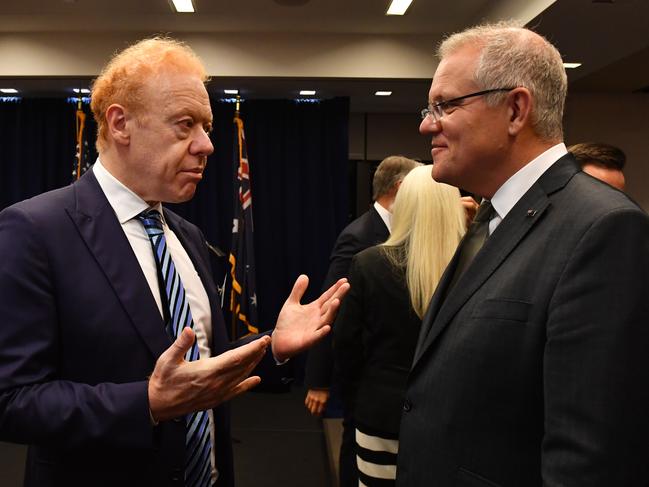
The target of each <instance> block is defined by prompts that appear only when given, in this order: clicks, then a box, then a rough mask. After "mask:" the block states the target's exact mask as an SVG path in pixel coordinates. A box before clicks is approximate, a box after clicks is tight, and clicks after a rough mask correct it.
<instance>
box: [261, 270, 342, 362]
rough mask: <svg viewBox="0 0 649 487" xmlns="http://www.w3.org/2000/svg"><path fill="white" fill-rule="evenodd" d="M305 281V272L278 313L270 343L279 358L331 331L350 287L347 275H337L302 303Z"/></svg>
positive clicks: (300, 349)
mask: <svg viewBox="0 0 649 487" xmlns="http://www.w3.org/2000/svg"><path fill="white" fill-rule="evenodd" d="M308 285H309V278H308V277H307V276H305V275H304V274H302V275H301V276H299V277H298V278H297V280H296V281H295V284H294V285H293V290H292V291H291V294H290V295H289V297H288V299H287V300H286V302H285V303H284V306H283V307H282V310H281V311H280V312H279V316H278V317H277V324H276V325H275V330H274V331H273V335H272V342H271V345H272V348H273V355H274V356H275V358H276V359H277V360H278V361H280V362H283V361H284V360H286V359H288V358H290V357H292V356H293V355H295V354H298V353H300V352H302V351H304V350H306V349H307V348H309V347H311V346H312V345H313V344H314V343H315V342H317V341H318V340H320V339H321V338H323V337H324V336H325V335H326V334H327V333H329V332H330V331H331V324H332V323H333V321H334V319H335V318H336V313H337V312H338V308H339V306H340V301H341V300H342V298H343V297H344V296H345V294H346V293H347V291H349V284H348V283H347V279H340V280H339V281H338V282H336V283H335V284H334V285H333V286H331V287H330V288H329V289H327V290H326V291H325V292H324V293H322V295H321V296H320V297H319V298H318V299H316V300H315V301H313V302H311V303H309V304H301V303H300V299H302V296H304V292H305V291H306V288H307V286H308Z"/></svg>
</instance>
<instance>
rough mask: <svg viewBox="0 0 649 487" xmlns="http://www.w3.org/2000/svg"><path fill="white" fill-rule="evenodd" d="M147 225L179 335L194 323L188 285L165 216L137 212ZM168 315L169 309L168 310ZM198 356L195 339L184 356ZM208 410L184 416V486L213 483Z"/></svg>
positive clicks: (172, 323)
mask: <svg viewBox="0 0 649 487" xmlns="http://www.w3.org/2000/svg"><path fill="white" fill-rule="evenodd" d="M138 219H139V220H140V221H141V222H142V225H144V229H145V230H146V233H147V235H148V236H149V240H150V241H151V246H152V247H153V255H154V256H155V261H156V265H157V266H158V278H159V279H161V280H162V281H161V282H162V284H163V285H164V289H165V296H162V298H163V301H164V305H165V306H167V307H168V310H169V314H168V317H169V322H168V323H167V328H168V329H169V330H170V332H171V334H172V336H173V338H174V339H175V338H177V337H178V336H179V335H180V333H181V332H182V331H183V329H184V328H185V327H190V328H193V327H194V321H193V319H192V313H191V310H190V309H189V301H188V300H187V296H186V295H185V288H184V287H183V283H182V282H181V280H180V275H179V274H178V272H177V271H176V266H174V262H173V260H171V254H170V253H169V249H168V248H167V241H166V239H165V236H164V231H163V229H162V216H161V215H160V212H158V210H148V211H145V212H142V213H140V214H139V215H138ZM165 315H167V313H165ZM198 359H199V352H198V344H197V342H196V340H194V343H193V345H192V347H191V348H190V349H189V350H188V351H187V354H186V355H185V360H187V361H192V360H198ZM208 419H209V418H208V414H207V411H197V412H194V413H191V414H188V415H187V416H186V417H185V422H186V425H187V431H186V436H185V487H207V486H209V485H211V473H212V468H211V461H210V452H211V441H210V428H209V420H208Z"/></svg>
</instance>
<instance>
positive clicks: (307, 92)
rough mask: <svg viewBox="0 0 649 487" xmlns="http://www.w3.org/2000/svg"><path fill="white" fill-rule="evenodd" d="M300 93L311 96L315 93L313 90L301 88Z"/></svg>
mask: <svg viewBox="0 0 649 487" xmlns="http://www.w3.org/2000/svg"><path fill="white" fill-rule="evenodd" d="M300 95H303V96H313V95H315V90H301V91H300Z"/></svg>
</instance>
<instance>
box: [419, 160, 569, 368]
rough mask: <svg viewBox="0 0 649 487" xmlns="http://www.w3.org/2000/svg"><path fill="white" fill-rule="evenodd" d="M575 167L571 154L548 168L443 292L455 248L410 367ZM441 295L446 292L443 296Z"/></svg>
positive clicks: (454, 261) (538, 217) (530, 227)
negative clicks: (456, 278)
mask: <svg viewBox="0 0 649 487" xmlns="http://www.w3.org/2000/svg"><path fill="white" fill-rule="evenodd" d="M577 171H579V168H578V166H576V163H575V162H574V160H573V159H572V156H564V157H562V158H561V159H559V160H558V161H557V162H556V163H555V164H554V165H553V166H552V167H551V168H550V169H548V171H546V173H544V174H543V176H541V178H540V179H539V180H538V181H537V182H536V183H535V184H534V185H532V187H531V188H530V189H529V190H528V191H527V193H525V195H523V197H522V198H521V199H520V200H519V201H518V203H516V205H515V206H514V207H513V208H512V209H511V211H510V212H509V213H508V214H507V216H506V217H505V219H504V220H503V221H502V222H501V223H500V225H498V227H497V228H496V230H495V231H494V233H493V234H492V235H491V236H490V237H489V238H488V239H487V241H486V242H485V244H484V246H483V247H482V249H480V251H479V252H478V254H477V255H476V256H475V259H474V260H473V262H472V263H471V265H470V267H469V268H468V269H467V271H466V272H465V273H464V274H463V275H462V276H461V277H460V279H459V280H458V281H457V283H456V284H455V286H454V287H453V289H451V290H450V291H448V293H447V287H448V285H449V284H450V281H451V278H452V275H453V271H454V270H455V267H456V265H457V259H458V253H457V252H456V254H455V255H454V256H453V259H452V260H451V263H450V264H449V266H448V268H447V269H446V271H445V273H444V275H443V277H442V280H441V281H440V285H439V286H438V288H437V290H436V291H435V295H434V296H433V299H432V300H431V305H430V307H429V310H428V311H427V312H426V315H425V316H424V319H423V323H422V331H421V334H420V336H419V342H418V344H417V350H416V352H415V358H414V360H413V368H414V367H415V366H416V365H417V363H418V362H419V360H420V359H421V357H422V355H424V353H425V352H426V351H427V350H428V349H430V347H431V346H432V345H433V343H435V340H436V339H437V338H438V337H439V335H440V333H441V332H442V331H443V330H444V329H445V328H446V326H448V324H449V323H450V322H451V321H452V319H453V318H454V317H455V315H456V314H457V313H458V311H460V309H461V308H462V306H464V304H466V302H467V301H468V300H469V299H470V298H471V296H473V295H474V294H475V293H476V291H477V290H478V289H480V287H481V286H482V285H483V284H484V283H485V281H486V280H487V279H488V278H489V276H491V275H492V274H493V273H494V271H495V270H496V269H498V267H499V266H500V265H501V264H502V263H503V261H504V260H505V259H506V258H507V256H508V255H509V254H510V253H511V252H512V251H513V250H514V249H515V248H516V247H517V246H518V244H519V243H520V242H521V240H522V239H523V238H524V237H525V236H526V235H527V234H528V233H530V232H531V231H532V230H533V228H534V227H535V225H536V224H537V222H539V221H540V220H541V218H542V216H543V214H544V213H545V212H546V210H547V209H548V207H549V206H550V200H549V198H548V196H549V194H551V193H553V192H554V191H556V190H558V189H559V188H561V187H563V186H565V185H566V184H567V182H568V181H569V180H570V178H572V176H573V175H574V174H575V173H576V172H577ZM444 295H446V298H445V299H444Z"/></svg>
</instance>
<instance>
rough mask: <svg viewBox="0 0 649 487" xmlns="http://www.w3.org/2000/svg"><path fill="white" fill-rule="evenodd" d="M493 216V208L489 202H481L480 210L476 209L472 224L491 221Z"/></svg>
mask: <svg viewBox="0 0 649 487" xmlns="http://www.w3.org/2000/svg"><path fill="white" fill-rule="evenodd" d="M493 215H494V207H493V206H491V201H488V200H483V201H482V203H480V208H478V213H476V215H475V218H474V219H473V221H474V222H486V221H489V220H491V218H493Z"/></svg>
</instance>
